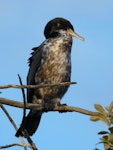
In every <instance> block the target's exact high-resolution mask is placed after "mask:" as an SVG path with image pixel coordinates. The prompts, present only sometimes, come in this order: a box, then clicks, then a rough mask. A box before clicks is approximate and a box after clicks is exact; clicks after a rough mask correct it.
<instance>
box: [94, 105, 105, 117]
mask: <svg viewBox="0 0 113 150" xmlns="http://www.w3.org/2000/svg"><path fill="white" fill-rule="evenodd" d="M94 107H95V109H96V110H97V111H98V112H100V113H101V114H102V115H104V116H107V113H106V112H105V110H104V108H103V107H102V106H101V105H99V104H94Z"/></svg>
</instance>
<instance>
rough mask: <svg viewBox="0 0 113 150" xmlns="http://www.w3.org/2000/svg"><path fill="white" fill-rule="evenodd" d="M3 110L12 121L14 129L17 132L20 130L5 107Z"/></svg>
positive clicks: (2, 107)
mask: <svg viewBox="0 0 113 150" xmlns="http://www.w3.org/2000/svg"><path fill="white" fill-rule="evenodd" d="M1 109H2V110H3V112H4V113H5V114H6V116H7V118H8V119H9V120H10V122H11V124H12V125H13V127H14V128H15V130H16V131H17V130H18V128H17V126H16V124H15V122H14V121H13V119H12V118H11V116H10V115H9V113H8V111H7V110H6V109H5V107H4V106H3V105H1Z"/></svg>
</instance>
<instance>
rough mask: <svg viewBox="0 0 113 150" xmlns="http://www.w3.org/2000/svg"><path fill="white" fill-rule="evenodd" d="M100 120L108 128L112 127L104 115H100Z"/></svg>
mask: <svg viewBox="0 0 113 150" xmlns="http://www.w3.org/2000/svg"><path fill="white" fill-rule="evenodd" d="M99 118H100V120H101V121H103V122H104V123H105V124H106V125H107V126H110V123H109V120H108V119H107V117H106V116H104V115H103V114H99Z"/></svg>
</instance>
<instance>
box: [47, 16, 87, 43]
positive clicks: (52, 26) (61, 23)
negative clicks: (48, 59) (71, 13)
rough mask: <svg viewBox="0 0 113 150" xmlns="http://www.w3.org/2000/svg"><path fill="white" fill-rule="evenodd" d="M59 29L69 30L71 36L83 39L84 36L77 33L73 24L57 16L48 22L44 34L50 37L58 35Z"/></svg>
mask: <svg viewBox="0 0 113 150" xmlns="http://www.w3.org/2000/svg"><path fill="white" fill-rule="evenodd" d="M59 30H65V31H67V32H68V33H69V34H70V35H71V36H73V37H76V38H78V39H80V40H82V41H84V38H83V37H82V36H80V35H78V34H77V33H75V31H74V28H73V26H72V24H71V23H70V22H69V21H68V20H66V19H64V18H55V19H53V20H51V21H49V22H48V23H47V25H46V26H45V30H44V35H45V37H46V38H47V39H48V38H50V37H56V36H57V35H58V31H59Z"/></svg>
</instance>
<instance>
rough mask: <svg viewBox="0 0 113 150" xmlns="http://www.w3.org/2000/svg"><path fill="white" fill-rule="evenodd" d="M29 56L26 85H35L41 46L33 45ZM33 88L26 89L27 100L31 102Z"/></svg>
mask: <svg viewBox="0 0 113 150" xmlns="http://www.w3.org/2000/svg"><path fill="white" fill-rule="evenodd" d="M32 50H33V52H32V53H31V55H32V56H31V57H30V58H29V60H28V61H29V67H30V68H29V72H28V76H27V85H35V74H36V72H37V70H38V68H39V66H40V63H41V57H42V50H41V47H34V48H33V49H32ZM33 93H34V89H27V102H32V96H33Z"/></svg>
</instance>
